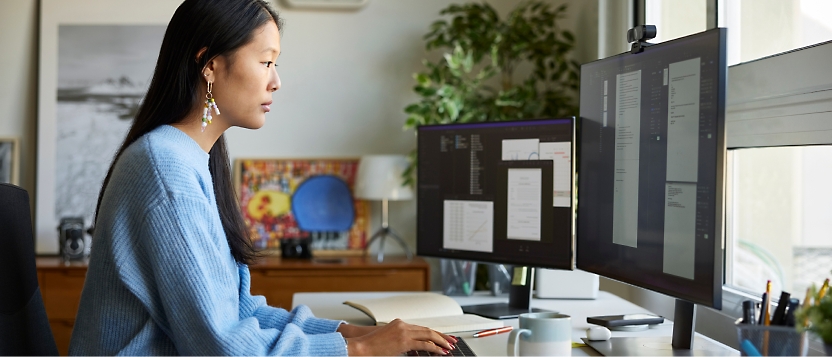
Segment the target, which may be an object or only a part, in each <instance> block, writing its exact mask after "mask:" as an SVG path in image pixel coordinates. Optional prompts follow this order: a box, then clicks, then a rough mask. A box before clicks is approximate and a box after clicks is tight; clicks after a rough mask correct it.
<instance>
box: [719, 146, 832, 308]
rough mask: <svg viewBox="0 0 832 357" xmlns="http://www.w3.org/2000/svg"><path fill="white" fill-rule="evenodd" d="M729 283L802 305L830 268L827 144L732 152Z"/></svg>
mask: <svg viewBox="0 0 832 357" xmlns="http://www.w3.org/2000/svg"><path fill="white" fill-rule="evenodd" d="M728 179H729V180H730V182H729V189H728V196H729V197H728V204H729V208H728V212H729V214H730V216H729V219H728V226H727V227H726V228H727V230H726V233H727V235H728V240H727V242H728V244H729V245H730V246H729V247H728V249H727V256H726V263H727V264H728V269H727V270H726V271H727V276H726V284H727V285H731V286H733V287H735V288H739V289H740V290H743V291H746V292H749V293H752V294H754V295H757V294H759V293H760V292H761V291H762V290H763V289H764V288H765V285H766V280H769V279H771V280H772V285H773V290H774V292H773V296H779V295H780V291H781V290H784V291H788V292H790V293H791V294H792V295H793V296H795V297H798V298H800V299H802V298H803V293H804V292H805V291H806V288H807V287H809V286H810V285H811V284H812V283H818V282H821V281H823V279H825V278H826V277H829V274H830V271H829V269H832V219H830V218H832V146H830V145H819V146H798V147H771V148H750V149H736V150H731V151H730V153H729V167H728Z"/></svg>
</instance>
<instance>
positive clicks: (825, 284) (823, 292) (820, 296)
mask: <svg viewBox="0 0 832 357" xmlns="http://www.w3.org/2000/svg"><path fill="white" fill-rule="evenodd" d="M827 290H829V278H826V280H824V281H823V286H821V287H820V291H818V298H817V299H815V305H820V300H821V299H823V297H824V296H826V291H827Z"/></svg>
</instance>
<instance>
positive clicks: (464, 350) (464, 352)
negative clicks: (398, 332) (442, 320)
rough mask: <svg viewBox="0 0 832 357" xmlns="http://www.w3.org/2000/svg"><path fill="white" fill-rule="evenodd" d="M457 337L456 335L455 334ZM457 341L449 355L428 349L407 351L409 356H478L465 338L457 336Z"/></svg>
mask: <svg viewBox="0 0 832 357" xmlns="http://www.w3.org/2000/svg"><path fill="white" fill-rule="evenodd" d="M454 337H456V336H454ZM456 340H457V343H456V344H455V345H454V347H456V348H454V349H452V350H451V353H449V354H447V355H440V354H435V353H431V352H428V351H410V352H408V353H407V355H408V356H476V354H474V351H472V350H471V347H468V344H467V343H465V340H463V339H462V337H456Z"/></svg>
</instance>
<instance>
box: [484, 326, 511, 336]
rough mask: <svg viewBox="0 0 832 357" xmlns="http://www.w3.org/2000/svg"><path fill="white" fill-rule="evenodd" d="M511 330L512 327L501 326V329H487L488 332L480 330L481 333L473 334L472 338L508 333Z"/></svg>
mask: <svg viewBox="0 0 832 357" xmlns="http://www.w3.org/2000/svg"><path fill="white" fill-rule="evenodd" d="M513 328H514V327H511V326H503V327H498V328H492V329H488V330H482V331H478V332H475V333H474V337H485V336H491V335H496V334H498V333H503V332H509V331H511V330H512V329H513Z"/></svg>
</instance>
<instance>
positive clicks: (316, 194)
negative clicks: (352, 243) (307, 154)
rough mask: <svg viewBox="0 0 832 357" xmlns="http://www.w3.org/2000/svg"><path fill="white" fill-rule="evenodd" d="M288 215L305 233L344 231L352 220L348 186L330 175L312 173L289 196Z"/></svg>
mask: <svg viewBox="0 0 832 357" xmlns="http://www.w3.org/2000/svg"><path fill="white" fill-rule="evenodd" d="M292 214H293V215H294V216H295V220H297V222H298V227H299V228H300V229H302V230H304V231H307V232H315V233H327V234H329V233H331V232H345V231H349V230H350V228H352V225H353V222H355V204H354V201H353V196H352V192H351V191H350V187H349V186H348V185H347V183H346V182H344V180H342V179H341V178H339V177H337V176H332V175H318V176H312V177H310V178H308V179H306V180H305V181H303V182H302V183H301V184H300V186H298V188H297V189H295V193H294V194H293V195H292Z"/></svg>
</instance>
